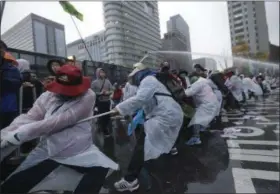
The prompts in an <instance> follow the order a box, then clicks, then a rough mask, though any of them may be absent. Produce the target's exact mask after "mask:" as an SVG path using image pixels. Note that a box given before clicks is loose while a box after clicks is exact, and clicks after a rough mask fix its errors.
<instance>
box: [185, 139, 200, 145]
mask: <svg viewBox="0 0 280 194" xmlns="http://www.w3.org/2000/svg"><path fill="white" fill-rule="evenodd" d="M186 144H187V145H190V146H192V145H200V144H201V140H200V138H199V137H191V138H190V139H189V140H188V141H187V142H186Z"/></svg>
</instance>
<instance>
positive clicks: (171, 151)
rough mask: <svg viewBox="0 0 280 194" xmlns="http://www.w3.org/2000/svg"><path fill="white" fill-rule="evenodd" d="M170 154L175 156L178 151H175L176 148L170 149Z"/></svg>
mask: <svg viewBox="0 0 280 194" xmlns="http://www.w3.org/2000/svg"><path fill="white" fill-rule="evenodd" d="M170 154H171V155H172V156H175V155H177V154H178V149H177V148H176V147H174V148H172V149H171V150H170Z"/></svg>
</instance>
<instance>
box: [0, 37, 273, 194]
mask: <svg viewBox="0 0 280 194" xmlns="http://www.w3.org/2000/svg"><path fill="white" fill-rule="evenodd" d="M1 62H2V63H1V102H0V105H1V110H0V117H1V120H0V121H1V123H0V124H1V126H0V127H1V149H5V148H6V147H8V146H12V145H17V146H19V145H22V146H21V147H22V148H24V147H25V148H26V149H25V150H24V149H23V150H22V152H25V153H27V157H26V159H25V160H24V161H23V162H22V163H21V165H20V166H19V167H18V168H17V169H16V170H15V171H14V172H13V173H12V175H9V174H7V175H4V174H5V172H2V169H3V168H1V180H2V181H3V183H2V184H1V191H2V192H3V193H27V192H28V191H29V190H31V189H32V188H33V187H34V186H35V185H36V184H38V183H39V182H40V181H41V180H42V179H43V178H44V177H45V176H46V175H48V174H49V173H50V172H51V171H52V170H54V169H55V168H56V167H58V166H59V165H63V166H66V167H69V168H72V169H74V170H77V171H78V172H82V173H84V174H85V175H84V176H83V178H82V179H81V181H80V182H79V185H78V186H77V188H76V189H75V191H74V193H98V192H99V189H100V188H101V186H102V184H103V182H104V180H105V178H106V175H107V173H108V170H109V169H113V170H119V165H118V164H117V163H115V162H114V161H113V160H112V159H110V158H109V157H107V156H106V155H105V154H103V153H102V151H100V149H99V148H98V147H97V146H96V145H95V144H94V143H93V137H92V136H93V135H92V134H93V133H92V130H93V129H92V128H93V125H92V121H91V120H86V121H84V120H83V119H86V118H88V117H90V116H92V115H93V114H102V113H107V112H110V114H107V115H105V116H102V117H99V118H98V124H97V126H98V127H97V128H98V131H99V132H100V133H103V134H104V136H105V137H106V136H110V135H111V124H110V123H111V122H110V119H111V116H116V115H121V116H126V117H127V116H129V117H131V118H132V119H131V120H132V121H131V123H130V126H129V128H130V130H132V131H133V130H141V131H140V133H139V134H140V135H139V138H138V139H137V143H136V147H135V149H134V154H133V156H132V159H131V160H130V164H129V166H128V171H127V174H126V175H125V176H124V177H123V178H122V179H121V180H119V181H118V182H116V183H115V184H114V187H115V189H116V190H117V191H134V190H137V189H138V188H139V184H140V183H139V181H138V175H139V173H140V171H141V169H142V168H143V166H144V164H145V162H147V161H150V160H155V159H157V158H159V157H160V156H161V155H163V154H171V155H176V154H180V153H178V150H177V145H178V141H179V137H180V136H181V135H182V131H189V132H190V133H189V134H190V136H189V137H186V138H185V144H186V146H196V145H200V144H202V143H203V142H202V141H201V139H200V134H201V133H203V132H206V131H208V130H210V129H220V130H222V129H223V127H222V119H221V112H222V111H223V110H225V111H228V110H236V111H242V110H243V105H244V104H245V103H246V101H247V100H249V99H250V98H255V100H258V99H260V98H262V97H263V96H264V95H266V94H269V93H270V92H271V90H272V89H273V88H274V87H276V85H275V84H274V85H273V83H276V82H277V81H276V79H278V78H275V79H274V80H271V79H268V78H265V76H264V75H262V74H259V75H256V76H253V75H252V76H251V77H245V76H244V75H236V74H235V71H234V69H228V70H227V71H224V72H219V71H216V72H211V71H207V70H206V69H205V68H204V67H202V66H201V65H199V64H196V65H195V66H194V72H191V73H188V72H186V71H180V72H176V71H172V70H171V69H170V65H169V63H168V62H163V63H161V64H160V65H159V70H157V71H155V70H152V69H150V68H149V67H148V66H146V65H145V64H143V63H136V64H134V65H133V71H132V72H131V73H130V74H129V75H128V79H127V82H126V83H114V84H111V82H110V80H109V79H108V78H107V76H106V72H105V71H104V70H103V69H102V68H98V69H97V70H96V72H95V75H96V79H95V80H90V79H89V78H88V77H85V76H83V74H82V70H81V69H80V67H77V66H76V65H75V64H74V65H73V64H69V63H67V62H66V63H65V64H61V63H60V62H57V61H56V62H55V61H54V62H55V63H57V65H54V67H55V68H52V71H53V72H51V73H52V75H51V77H49V78H48V79H47V81H45V82H44V83H41V82H40V81H38V79H37V78H36V76H35V75H34V74H32V72H31V70H30V65H29V62H28V61H27V60H24V59H17V60H16V59H14V58H13V57H12V56H11V55H9V53H8V52H7V46H6V45H5V44H4V43H3V42H1ZM272 82H273V83H272ZM20 88H23V89H22V92H20V93H21V94H20V95H19V91H21V89H20ZM33 91H35V93H34V92H33ZM18 96H22V99H23V100H22V103H21V104H19V103H18V102H19V101H18ZM34 96H36V100H35V99H34ZM33 99H34V100H33ZM123 130H127V129H123ZM38 138H40V141H39V143H38ZM24 145H26V146H24ZM31 150H32V151H31ZM6 162H7V161H5V160H4V162H3V161H2V163H4V164H3V165H6ZM2 163H1V167H2ZM4 168H5V167H4ZM96 174H98V177H96V176H95V175H96ZM26 176H29V177H33V178H32V180H30V179H27V178H26ZM15 185H20V187H17V186H15Z"/></svg>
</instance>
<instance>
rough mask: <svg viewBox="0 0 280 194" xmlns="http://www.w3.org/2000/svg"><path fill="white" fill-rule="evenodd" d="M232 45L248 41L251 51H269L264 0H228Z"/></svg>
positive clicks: (253, 52) (254, 52)
mask: <svg viewBox="0 0 280 194" xmlns="http://www.w3.org/2000/svg"><path fill="white" fill-rule="evenodd" d="M227 5H228V15H229V24H230V34H231V45H232V47H234V46H236V45H238V42H239V41H242V42H245V43H247V45H248V46H249V50H248V51H249V53H252V54H256V53H258V52H262V53H268V52H269V38H268V27H267V22H266V14H265V2H264V1H228V2H227Z"/></svg>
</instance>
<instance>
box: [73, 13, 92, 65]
mask: <svg viewBox="0 0 280 194" xmlns="http://www.w3.org/2000/svg"><path fill="white" fill-rule="evenodd" d="M70 17H71V19H72V21H73V23H74V25H75V28H76V30H77V31H78V34H79V36H80V38H81V40H82V42H83V44H84V46H85V49H86V51H87V53H88V56H89V58H90V60H91V62H92V63H93V59H92V56H91V54H90V52H89V50H88V48H87V45H86V42H85V40H84V39H83V37H82V34H81V32H80V30H79V28H78V26H77V24H76V22H75V20H74V18H73V16H72V15H71V14H70Z"/></svg>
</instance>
